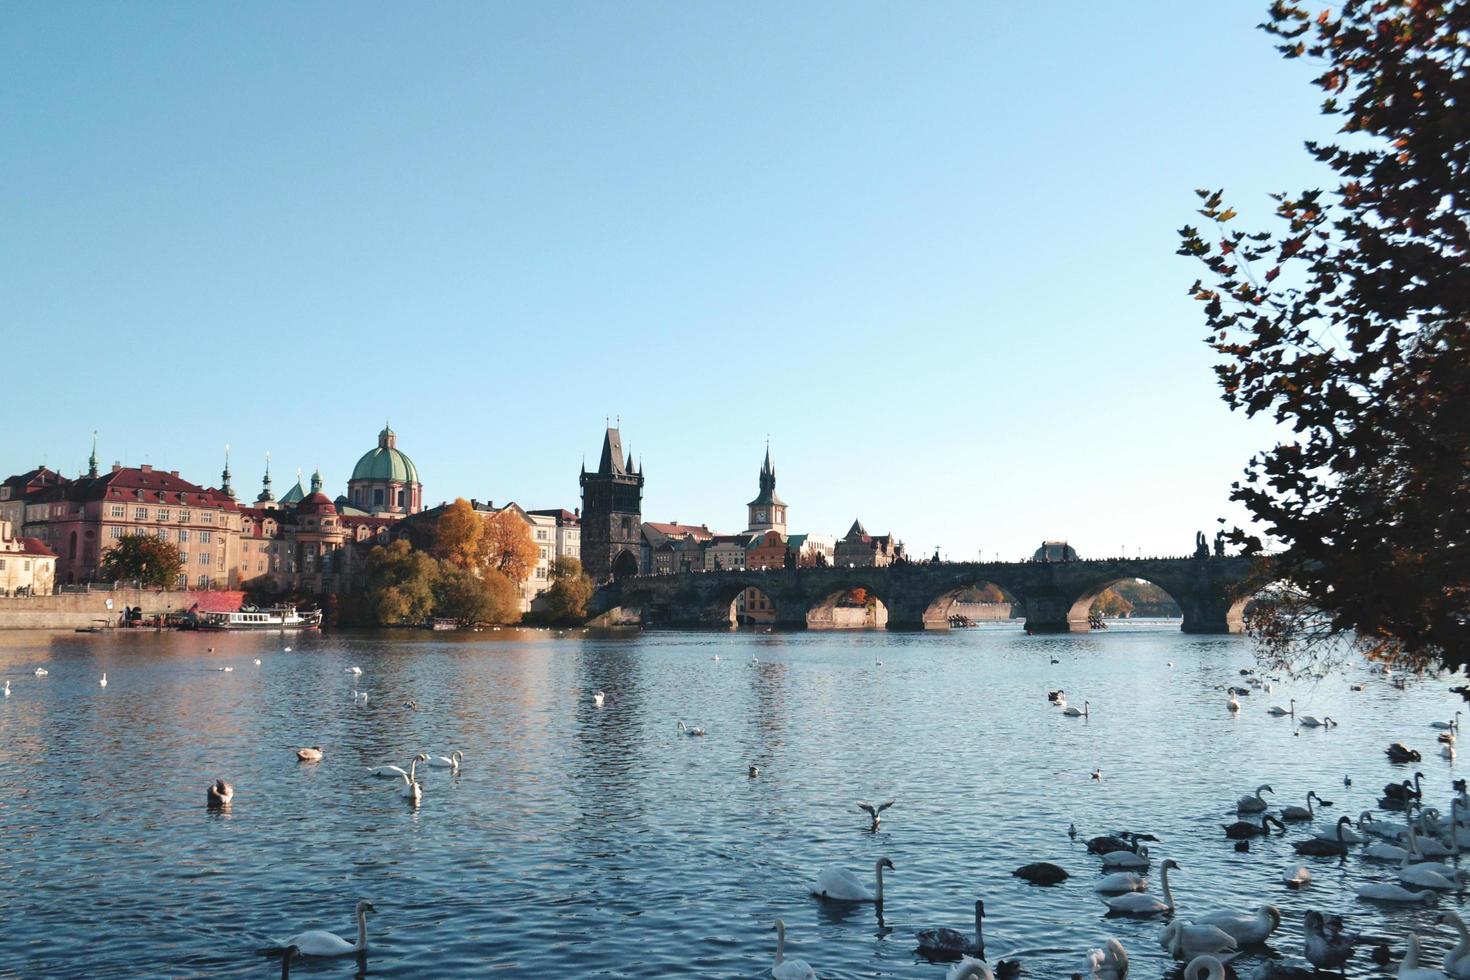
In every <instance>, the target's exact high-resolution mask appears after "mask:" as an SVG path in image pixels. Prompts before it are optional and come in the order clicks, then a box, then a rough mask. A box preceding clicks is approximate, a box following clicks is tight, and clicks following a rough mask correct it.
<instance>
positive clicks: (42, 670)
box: [36, 667, 51, 677]
mask: <svg viewBox="0 0 1470 980" xmlns="http://www.w3.org/2000/svg"><path fill="white" fill-rule="evenodd" d="M49 673H51V671H49V670H47V669H46V668H45V667H37V668H36V676H37V677H45V676H46V675H47V674H49Z"/></svg>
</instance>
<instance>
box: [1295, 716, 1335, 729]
mask: <svg viewBox="0 0 1470 980" xmlns="http://www.w3.org/2000/svg"><path fill="white" fill-rule="evenodd" d="M1296 723H1297V724H1298V725H1300V726H1301V727H1303V728H1335V727H1337V722H1335V721H1333V720H1332V718H1331V717H1330V716H1329V715H1323V716H1322V718H1321V719H1320V720H1319V719H1317V718H1315V717H1314V716H1312V715H1302V716H1301V717H1300V718H1298V719H1297V720H1296Z"/></svg>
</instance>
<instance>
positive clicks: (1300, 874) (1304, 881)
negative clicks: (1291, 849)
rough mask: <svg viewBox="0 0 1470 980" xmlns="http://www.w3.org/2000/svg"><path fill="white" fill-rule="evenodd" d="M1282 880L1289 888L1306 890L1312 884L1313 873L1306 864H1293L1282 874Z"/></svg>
mask: <svg viewBox="0 0 1470 980" xmlns="http://www.w3.org/2000/svg"><path fill="white" fill-rule="evenodd" d="M1281 880H1282V882H1284V883H1285V885H1286V887H1287V888H1305V887H1306V886H1307V885H1310V884H1311V883H1312V872H1311V871H1310V870H1308V869H1307V866H1306V865H1305V864H1293V865H1292V866H1291V867H1289V868H1287V869H1286V870H1285V871H1283V872H1281Z"/></svg>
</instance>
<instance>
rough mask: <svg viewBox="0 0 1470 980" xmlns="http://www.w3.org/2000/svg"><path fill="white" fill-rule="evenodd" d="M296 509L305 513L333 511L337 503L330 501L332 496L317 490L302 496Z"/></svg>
mask: <svg viewBox="0 0 1470 980" xmlns="http://www.w3.org/2000/svg"><path fill="white" fill-rule="evenodd" d="M296 509H297V510H298V511H300V512H301V513H305V514H323V513H335V512H336V510H337V505H336V504H334V503H332V498H331V497H328V496H327V495H326V494H324V493H322V492H321V491H320V490H318V491H317V492H316V493H313V494H309V495H307V496H306V497H304V498H302V501H301V503H299V504H297V505H296Z"/></svg>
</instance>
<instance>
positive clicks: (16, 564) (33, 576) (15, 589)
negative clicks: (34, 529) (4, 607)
mask: <svg viewBox="0 0 1470 980" xmlns="http://www.w3.org/2000/svg"><path fill="white" fill-rule="evenodd" d="M55 585H56V552H54V551H52V550H51V549H50V548H48V547H46V545H45V544H44V543H43V542H42V541H41V540H40V539H39V538H27V537H21V536H20V535H19V534H16V533H15V525H14V524H12V523H11V522H10V521H6V520H0V596H14V595H50V594H51V590H52V589H53V588H54V587H55Z"/></svg>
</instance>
